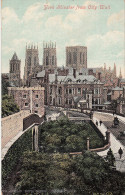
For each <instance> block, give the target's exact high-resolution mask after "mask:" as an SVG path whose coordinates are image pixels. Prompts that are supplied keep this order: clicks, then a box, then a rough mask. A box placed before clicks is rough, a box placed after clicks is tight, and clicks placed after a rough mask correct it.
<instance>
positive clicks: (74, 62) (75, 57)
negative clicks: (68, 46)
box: [73, 52, 77, 64]
mask: <svg viewBox="0 0 125 195" xmlns="http://www.w3.org/2000/svg"><path fill="white" fill-rule="evenodd" d="M76 62H77V52H73V64H76Z"/></svg>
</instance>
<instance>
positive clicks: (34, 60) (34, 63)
mask: <svg viewBox="0 0 125 195" xmlns="http://www.w3.org/2000/svg"><path fill="white" fill-rule="evenodd" d="M35 65H36V57H34V66H35Z"/></svg>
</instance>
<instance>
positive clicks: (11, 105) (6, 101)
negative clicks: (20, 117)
mask: <svg viewBox="0 0 125 195" xmlns="http://www.w3.org/2000/svg"><path fill="white" fill-rule="evenodd" d="M16 112H19V107H18V106H17V104H16V103H15V102H14V99H13V98H12V97H10V96H8V95H4V96H3V97H2V117H6V116H9V115H11V114H13V113H16Z"/></svg>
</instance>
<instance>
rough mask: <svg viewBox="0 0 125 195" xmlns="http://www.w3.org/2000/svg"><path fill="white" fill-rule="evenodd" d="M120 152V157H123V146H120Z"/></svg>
mask: <svg viewBox="0 0 125 195" xmlns="http://www.w3.org/2000/svg"><path fill="white" fill-rule="evenodd" d="M118 153H119V155H120V159H121V157H122V154H123V150H122V149H121V147H120V149H119V151H118Z"/></svg>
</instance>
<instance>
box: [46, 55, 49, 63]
mask: <svg viewBox="0 0 125 195" xmlns="http://www.w3.org/2000/svg"><path fill="white" fill-rule="evenodd" d="M46 65H49V57H48V56H46Z"/></svg>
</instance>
